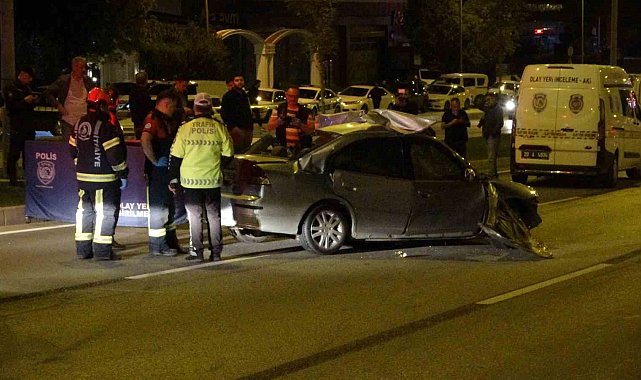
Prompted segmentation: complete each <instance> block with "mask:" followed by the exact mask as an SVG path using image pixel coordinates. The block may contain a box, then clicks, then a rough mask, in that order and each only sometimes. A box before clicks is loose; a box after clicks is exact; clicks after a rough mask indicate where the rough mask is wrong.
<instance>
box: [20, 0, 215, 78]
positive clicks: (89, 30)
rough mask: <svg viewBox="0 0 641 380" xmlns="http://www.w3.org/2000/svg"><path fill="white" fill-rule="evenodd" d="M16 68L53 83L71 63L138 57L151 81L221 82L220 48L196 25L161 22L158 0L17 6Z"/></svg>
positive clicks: (78, 0)
mask: <svg viewBox="0 0 641 380" xmlns="http://www.w3.org/2000/svg"><path fill="white" fill-rule="evenodd" d="M14 3H15V20H16V22H15V28H16V63H17V65H18V66H22V65H29V66H33V67H35V68H36V71H37V72H38V73H39V77H40V78H42V79H44V80H45V81H48V82H47V83H49V82H51V81H52V80H53V79H55V78H56V77H57V76H58V75H59V74H60V70H61V69H62V68H67V67H68V66H69V63H70V61H71V58H72V57H74V56H76V55H84V56H86V57H87V58H89V60H90V61H94V62H97V61H100V60H102V59H105V58H109V59H112V60H113V59H118V58H119V57H120V54H122V53H134V52H138V53H140V54H139V55H140V58H141V61H142V62H143V65H142V67H144V68H145V69H147V70H148V71H149V72H150V75H152V77H153V76H155V77H161V76H162V77H166V78H170V77H174V76H175V75H177V74H178V75H185V76H190V77H194V78H196V77H198V78H200V79H210V78H217V79H219V78H220V77H222V75H220V73H221V72H223V70H225V69H226V66H225V60H226V57H227V53H226V50H225V48H224V46H223V45H222V44H221V43H220V42H219V41H216V40H215V38H214V37H213V36H211V35H207V33H206V30H205V29H204V28H201V27H197V26H195V25H191V24H189V25H178V24H173V23H162V22H161V21H159V20H158V19H157V18H156V17H155V16H154V15H153V14H152V10H153V9H154V6H155V4H156V0H136V1H129V0H102V1H86V0H82V1H81V0H66V1H48V2H39V3H38V5H37V6H34V5H33V4H32V3H30V2H28V1H15V2H14Z"/></svg>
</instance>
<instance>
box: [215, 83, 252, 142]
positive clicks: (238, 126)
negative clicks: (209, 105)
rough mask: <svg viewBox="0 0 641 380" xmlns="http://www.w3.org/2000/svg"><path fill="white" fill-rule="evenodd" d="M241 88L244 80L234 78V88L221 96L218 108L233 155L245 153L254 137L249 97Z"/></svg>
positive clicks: (243, 85)
mask: <svg viewBox="0 0 641 380" xmlns="http://www.w3.org/2000/svg"><path fill="white" fill-rule="evenodd" d="M243 87H245V78H243V77H242V75H236V76H234V86H233V87H232V88H231V90H229V91H227V92H226V93H225V95H223V99H222V101H221V107H220V115H221V116H222V118H223V122H224V123H225V125H226V126H227V130H228V131H229V134H230V135H231V137H232V139H233V140H234V152H235V153H243V152H244V151H246V150H247V148H249V146H250V145H251V143H252V137H253V136H254V121H253V118H252V112H251V106H250V104H249V97H248V96H247V93H246V92H245V89H244V88H243Z"/></svg>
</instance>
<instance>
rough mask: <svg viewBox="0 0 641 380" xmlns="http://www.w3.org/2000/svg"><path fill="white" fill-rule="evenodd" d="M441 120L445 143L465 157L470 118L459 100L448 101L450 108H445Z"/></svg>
mask: <svg viewBox="0 0 641 380" xmlns="http://www.w3.org/2000/svg"><path fill="white" fill-rule="evenodd" d="M441 121H442V122H443V129H444V130H445V140H444V142H445V144H447V146H449V147H450V148H452V149H453V150H454V151H455V152H456V153H458V154H459V155H461V156H462V157H464V158H467V129H468V128H469V127H470V118H469V116H467V112H465V111H464V110H462V109H461V101H460V100H458V98H453V99H452V100H451V101H450V109H447V110H445V112H444V113H443V117H442V118H441Z"/></svg>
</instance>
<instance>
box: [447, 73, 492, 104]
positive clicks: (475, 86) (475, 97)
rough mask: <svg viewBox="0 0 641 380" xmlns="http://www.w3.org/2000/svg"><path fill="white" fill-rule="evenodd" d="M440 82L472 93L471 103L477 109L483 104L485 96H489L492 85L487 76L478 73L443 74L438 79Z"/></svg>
mask: <svg viewBox="0 0 641 380" xmlns="http://www.w3.org/2000/svg"><path fill="white" fill-rule="evenodd" d="M438 81H439V82H447V83H452V84H457V85H459V86H463V87H465V89H466V90H469V92H470V101H471V102H472V104H474V105H475V106H477V107H478V106H480V105H482V104H483V99H485V94H487V89H488V86H489V85H490V84H489V83H488V79H487V75H485V74H476V73H449V74H443V75H441V77H440V78H438Z"/></svg>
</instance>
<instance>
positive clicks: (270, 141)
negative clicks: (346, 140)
mask: <svg viewBox="0 0 641 380" xmlns="http://www.w3.org/2000/svg"><path fill="white" fill-rule="evenodd" d="M340 136H341V134H340V133H336V132H327V131H323V130H317V131H316V132H315V133H314V135H313V136H312V139H311V144H310V145H309V146H308V147H305V148H304V149H299V150H292V149H286V148H285V147H283V146H280V145H279V144H278V141H277V140H276V137H274V136H273V135H270V134H268V135H265V136H263V137H261V138H260V139H259V140H258V141H256V142H255V143H253V144H252V145H251V146H250V147H249V149H247V151H246V152H245V153H244V154H254V155H260V156H272V157H286V158H289V159H297V158H298V157H300V156H301V155H302V154H303V153H306V152H309V151H310V150H314V149H316V148H319V147H321V146H323V145H325V144H328V143H330V142H331V141H333V140H335V139H337V138H339V137H340Z"/></svg>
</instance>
